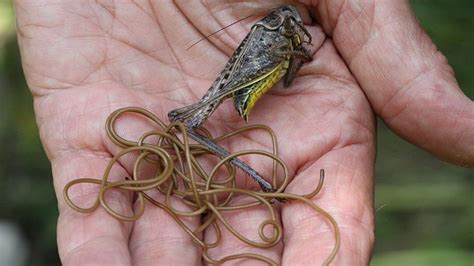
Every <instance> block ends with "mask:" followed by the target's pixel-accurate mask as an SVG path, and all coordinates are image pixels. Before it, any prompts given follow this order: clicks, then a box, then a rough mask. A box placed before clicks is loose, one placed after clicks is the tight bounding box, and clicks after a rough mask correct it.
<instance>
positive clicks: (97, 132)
mask: <svg viewBox="0 0 474 266" xmlns="http://www.w3.org/2000/svg"><path fill="white" fill-rule="evenodd" d="M211 2H212V4H208V5H203V4H202V3H200V1H175V2H171V1H138V3H132V2H131V1H116V2H110V1H97V2H93V3H92V2H89V1H61V2H55V1H53V3H43V2H41V3H40V2H38V1H33V0H30V1H27V0H25V1H17V3H16V10H17V16H18V35H19V40H20V46H21V52H22V57H23V62H24V69H25V74H26V77H27V80H28V84H29V86H30V88H31V90H32V92H33V95H34V97H35V111H36V115H37V121H38V125H39V129H40V134H41V138H42V142H43V145H44V147H45V150H46V152H47V154H48V157H49V158H50V160H51V163H52V169H53V176H54V184H55V189H56V193H57V195H58V201H59V209H60V217H59V222H58V247H59V252H60V256H61V260H62V262H63V263H64V264H81V265H83V264H87V263H88V264H91V263H94V264H129V263H133V264H138V265H141V264H173V265H190V264H199V263H200V262H201V259H200V258H201V253H200V249H199V248H198V247H196V246H195V245H194V244H193V243H192V241H191V239H190V238H189V237H188V236H187V235H186V233H185V232H184V231H183V230H182V229H181V228H180V227H179V226H177V225H176V224H175V223H174V221H173V220H172V219H171V218H170V217H168V215H167V214H166V213H165V212H163V211H162V210H160V209H158V208H147V209H146V211H145V214H144V215H143V217H142V218H141V219H139V220H138V221H136V222H134V223H123V222H119V221H117V220H115V218H113V217H111V216H109V215H108V214H107V213H106V212H105V211H104V210H101V209H99V210H97V211H96V212H94V213H92V214H90V215H84V214H79V213H76V212H75V211H73V210H71V209H70V208H69V207H68V206H67V205H66V204H65V202H64V199H63V198H62V189H63V188H64V186H65V184H66V183H67V182H69V181H70V180H72V179H75V178H79V177H96V178H100V177H101V174H102V171H103V169H104V167H105V166H106V164H107V162H108V161H109V160H110V158H111V156H113V154H114V153H116V152H117V147H115V146H114V145H113V144H112V143H111V141H110V140H108V139H107V136H106V134H105V130H104V123H105V119H106V118H107V116H108V115H109V114H110V113H111V112H112V111H114V110H116V109H118V108H121V107H128V106H139V107H143V108H146V109H148V110H150V111H152V112H154V113H156V114H157V115H158V116H159V117H161V118H162V119H163V120H166V114H167V112H168V111H170V110H172V109H175V108H178V107H182V106H184V105H188V104H191V103H193V102H195V101H196V100H197V99H199V98H200V97H201V96H202V95H203V94H204V92H205V91H206V90H207V88H208V87H209V86H210V84H211V83H212V81H213V80H214V79H215V78H216V76H217V74H218V73H219V72H220V70H221V69H222V67H223V66H224V64H225V63H226V61H227V60H228V58H229V56H230V55H231V54H232V52H233V50H234V49H235V48H236V47H237V45H238V44H239V42H240V41H241V40H242V39H243V37H244V36H245V35H246V34H247V32H248V31H249V29H250V27H251V25H252V24H253V23H255V21H256V20H257V19H258V18H256V17H252V18H249V19H246V20H244V21H242V22H240V23H237V24H236V25H234V26H232V27H229V28H227V29H226V30H224V31H223V32H222V33H219V34H217V35H216V36H214V37H212V38H210V39H209V40H204V41H202V42H200V43H199V44H197V45H195V46H193V47H191V48H190V49H187V48H189V47H190V45H191V44H192V43H193V42H194V41H196V40H198V39H200V38H202V36H203V35H206V34H209V33H211V32H213V31H215V30H217V29H220V28H222V27H223V26H225V25H227V24H230V23H232V22H234V21H236V20H238V19H239V18H242V17H244V16H245V15H248V14H252V13H255V10H265V9H268V8H270V7H274V6H269V5H268V4H267V5H264V4H259V3H258V1H255V3H252V2H251V1H250V2H249V1H246V2H245V3H234V4H229V3H228V2H227V1H226V4H219V3H218V2H217V1H216V2H215V3H214V1H211ZM230 2H231V3H233V2H232V1H230ZM315 2H317V3H315V4H313V5H308V6H307V8H308V10H309V12H306V13H304V12H303V16H304V17H305V19H306V21H305V22H307V23H310V24H311V25H312V26H308V29H309V30H310V32H311V34H312V35H313V44H314V45H313V47H312V49H313V53H314V55H313V61H312V62H310V63H308V64H305V65H304V66H303V68H302V69H301V70H300V72H299V76H298V77H297V78H296V79H295V80H294V82H293V84H292V85H291V87H290V89H288V90H284V89H283V88H282V87H281V86H280V85H278V86H277V87H276V88H274V89H272V90H271V91H270V92H269V93H268V94H267V95H265V96H264V97H263V98H262V99H261V100H260V101H259V102H258V104H257V106H256V107H255V108H254V109H253V111H252V113H251V114H250V120H249V121H250V123H262V124H266V125H268V126H270V127H272V128H273V129H274V130H275V132H276V133H277V136H278V140H279V145H280V155H281V157H282V158H283V159H284V160H285V161H286V162H287V163H288V165H289V168H290V175H291V176H292V178H293V179H292V182H291V183H290V185H289V187H288V189H287V192H291V193H297V194H304V193H307V192H309V191H310V190H311V188H313V187H315V186H316V184H317V182H318V177H319V170H320V169H321V168H324V169H325V170H326V176H327V178H326V182H325V186H324V189H323V191H322V192H321V193H320V194H319V195H318V197H317V198H315V199H314V200H315V201H316V202H317V203H318V205H320V206H321V207H323V208H325V209H326V210H327V211H328V212H329V213H330V214H331V215H333V216H334V217H335V219H336V220H337V222H338V223H339V226H340V230H341V250H340V253H339V254H338V256H337V257H336V260H335V262H336V264H344V265H364V264H367V263H368V261H369V259H370V254H371V250H372V246H373V240H374V221H373V169H374V159H375V122H374V115H373V113H372V109H371V108H373V109H374V110H375V111H376V112H377V113H378V114H379V115H381V116H382V117H384V118H385V119H386V121H388V123H389V125H390V126H392V127H393V128H394V129H395V130H396V131H397V132H398V133H400V134H401V135H403V136H404V137H406V138H408V139H409V140H411V141H412V142H414V143H416V144H419V145H421V146H422V147H424V148H426V149H428V150H430V151H432V152H433V153H435V154H437V155H438V156H440V157H442V158H444V159H447V160H450V161H456V162H458V163H464V164H473V163H474V159H473V150H474V149H468V148H466V147H464V146H463V145H460V144H459V143H458V142H457V141H456V138H459V137H468V134H470V136H471V141H472V139H473V138H472V132H474V130H473V127H474V126H473V123H472V121H473V117H474V114H473V113H474V111H473V106H472V102H470V101H469V100H467V99H466V98H464V96H463V95H462V93H461V92H460V91H459V89H458V88H457V87H456V86H457V85H456V83H455V80H454V79H453V77H452V74H451V72H450V69H449V67H448V66H447V65H446V64H445V62H444V60H443V58H442V56H440V55H439V54H437V53H435V48H434V47H433V46H429V45H426V44H430V42H429V39H428V38H427V37H426V35H424V33H423V32H422V31H421V30H419V28H418V26H417V25H416V23H415V22H414V18H413V17H412V16H411V14H410V12H409V8H408V7H407V4H406V3H397V4H392V5H394V6H391V4H389V3H388V4H387V3H385V4H384V3H381V4H375V1H373V2H374V3H372V4H371V5H368V6H359V5H358V4H356V3H352V1H315ZM343 2H344V3H346V4H343ZM354 2H356V1H354ZM368 2H371V1H368ZM380 2H383V1H380ZM388 2H401V1H388ZM395 5H397V6H395ZM301 10H302V11H304V9H301ZM393 10H395V11H397V12H398V13H397V12H395V11H393ZM384 12H385V13H390V12H393V14H395V15H393V17H390V16H384ZM309 14H312V16H313V17H318V19H319V21H320V22H321V25H322V26H323V28H321V27H320V26H317V25H316V24H315V22H313V21H311V18H310V17H311V16H310V15H309ZM359 15H360V16H359ZM403 17H406V18H407V19H408V20H409V21H410V20H413V25H414V26H413V25H412V24H407V25H404V24H403V23H402V22H401V21H402V20H401V19H400V18H403ZM397 18H398V19H397ZM384 20H385V21H390V22H393V23H392V24H390V25H391V26H390V27H384V26H383V25H382V22H383V21H384ZM397 22H399V23H400V24H401V25H399V27H407V28H408V31H407V33H406V34H407V36H400V38H401V40H393V39H390V38H388V37H387V38H386V39H384V37H383V36H386V35H385V34H388V33H389V32H391V31H393V32H396V30H398V28H397V24H396V23H397ZM370 23H372V24H370ZM402 24H403V25H402ZM410 27H412V28H410ZM323 32H326V33H328V34H332V36H333V38H332V40H331V39H325V37H324V36H325V34H324V33H323ZM387 32H388V33H387ZM410 34H411V35H413V36H415V37H416V38H417V40H416V41H417V42H414V41H412V42H414V43H411V42H408V41H407V42H403V41H404V38H407V40H409V38H410V37H413V36H410ZM380 36H382V37H380ZM398 41H400V43H402V44H403V45H402V44H399V43H398ZM423 41H424V43H423ZM420 42H421V43H422V44H420V47H421V48H420V49H418V46H417V43H420ZM404 45H405V46H406V49H407V50H406V51H405V52H406V54H407V55H406V56H411V58H412V61H407V62H405V63H404V64H405V65H402V66H399V65H398V63H399V61H401V60H402V58H400V57H405V55H403V56H400V55H398V54H395V55H392V57H390V55H388V56H387V58H383V53H384V52H383V51H387V53H390V52H393V51H394V49H395V50H396V49H401V48H403V47H404ZM319 47H320V49H319V50H317V51H316V49H317V48H319ZM422 48H423V49H425V50H423V49H422ZM427 50H429V52H426V51H427ZM422 55H423V56H424V57H422ZM413 56H419V58H423V60H421V59H420V60H418V58H413ZM409 58H410V57H409ZM426 58H427V59H426ZM426 61H428V62H429V63H430V64H432V66H433V68H430V69H426V68H425V65H427V64H428V63H426ZM348 67H349V68H348ZM349 69H350V70H349ZM392 71H393V72H392ZM432 75H433V76H435V75H438V76H441V77H439V78H438V79H437V80H436V84H435V82H434V81H431V78H432ZM430 82H431V83H430ZM359 85H360V86H362V88H361V87H359ZM412 87H413V88H412ZM427 87H430V88H431V87H433V88H435V90H434V91H430V93H428V95H427V94H422V93H421V89H425V90H426V88H427ZM408 89H409V91H407V90H408ZM445 95H450V98H449V100H448V101H450V102H449V103H446V104H443V103H437V104H435V99H434V98H436V99H439V97H442V96H445ZM418 98H419V100H418ZM413 99H417V100H416V101H422V102H416V101H415V102H414V100H413ZM420 103H422V104H427V105H428V106H427V105H425V106H420ZM430 107H433V108H437V109H436V111H437V113H438V116H435V115H433V114H430V113H429V110H424V108H430ZM442 111H446V112H445V113H444V114H443V115H442V117H439V112H442ZM413 112H418V113H417V114H418V115H422V117H423V118H422V119H424V122H423V123H417V122H416V121H417V120H416V119H415V116H413ZM454 116H456V119H455V120H456V121H455V122H450V121H452V120H453V119H452V118H453V117H454ZM126 121H127V120H126V119H125V120H124V121H123V123H122V128H121V130H123V131H124V132H126V134H128V135H129V136H138V135H141V133H143V132H141V131H140V129H139V128H137V126H136V125H131V124H127V123H126ZM410 123H411V124H410ZM450 123H455V124H450ZM242 125H244V122H243V121H241V119H240V118H239V117H238V115H237V114H236V112H235V111H234V109H233V107H232V106H231V103H224V104H223V105H222V106H221V107H220V108H219V109H218V111H217V112H216V113H215V114H214V115H213V116H211V118H210V119H209V120H208V121H207V122H206V123H205V124H204V126H205V127H207V128H208V129H210V130H211V132H213V133H215V134H217V135H219V134H222V133H224V132H227V131H229V130H230V129H234V128H237V127H240V126H242ZM408 125H411V126H412V127H409V126H408ZM434 125H436V126H438V127H437V129H438V130H439V131H440V132H441V133H439V134H430V133H429V132H430V127H431V126H434ZM454 125H455V126H454ZM469 129H470V131H468V130H469ZM449 132H450V133H451V134H448V133H449ZM262 135H264V134H262ZM448 135H451V136H448ZM251 138H252V140H253V141H254V142H250V143H249V142H248V141H247V142H246V143H247V144H242V142H241V139H234V140H231V141H229V142H228V143H225V145H226V146H227V147H229V148H230V149H231V150H240V149H246V148H249V147H251V146H252V147H255V146H257V147H258V146H259V145H264V144H262V143H264V142H265V141H264V140H263V139H264V136H261V135H259V134H258V133H255V134H252V135H251ZM260 138H261V139H260ZM259 143H260V144H259ZM438 144H439V145H438ZM250 145H251V146H250ZM470 145H471V147H472V145H473V143H470ZM449 147H450V148H451V149H449ZM257 164H258V163H257ZM128 172H130V169H129V167H128V165H127V163H126V162H125V163H124V164H123V168H121V169H117V170H116V171H114V173H113V175H112V177H111V178H112V179H120V178H123V177H124V176H127V175H128V174H127V173H128ZM241 182H242V184H241V185H242V186H247V187H254V186H255V184H254V183H253V182H251V181H248V179H246V178H243V179H241ZM92 191H94V189H93V188H88V187H85V188H83V189H81V190H76V191H75V193H74V194H72V195H71V196H72V198H73V199H74V201H75V202H80V205H87V203H90V202H91V201H92V200H93V199H91V198H94V197H95V195H93V194H91V193H92ZM113 196H114V197H117V198H119V200H125V202H128V204H122V205H119V206H118V207H119V208H120V209H121V210H122V211H123V212H125V213H127V212H131V211H132V209H133V207H132V206H133V203H132V202H130V199H129V198H127V197H125V196H124V195H122V194H120V193H117V194H114V195H113ZM280 211H281V222H282V225H283V227H284V228H285V232H284V236H283V243H281V244H280V245H278V246H276V247H274V248H272V249H269V250H258V251H257V250H255V249H253V248H251V247H246V246H245V245H244V244H243V243H240V242H238V241H236V240H235V239H233V238H231V237H225V236H224V242H223V244H222V246H221V247H219V248H216V249H214V250H212V252H211V253H210V254H211V255H212V256H213V257H215V258H219V257H220V256H222V255H225V254H232V253H242V252H245V251H248V252H258V253H259V254H262V255H266V256H269V257H271V258H273V259H274V260H276V261H279V262H281V263H283V264H287V263H290V262H291V263H293V264H294V263H297V264H308V265H309V264H314V263H318V262H322V261H323V260H324V259H325V258H326V256H327V255H328V254H329V252H330V250H331V248H332V246H333V244H334V242H333V232H332V230H331V227H330V225H329V224H327V223H325V222H324V219H323V218H322V217H320V216H318V215H316V214H315V213H314V212H313V211H312V210H311V209H309V208H305V207H303V206H302V205H298V204H283V205H282V206H281V210H280ZM260 212H261V210H255V211H253V212H252V211H248V212H247V213H243V214H233V215H232V216H230V217H227V218H228V219H230V220H231V221H232V223H234V224H237V225H238V227H239V228H240V230H241V231H243V233H244V234H245V233H246V230H250V229H252V230H254V228H255V226H254V224H255V223H257V221H258V220H259V217H260V216H262V217H263V215H265V214H263V213H260ZM187 222H188V223H190V224H192V225H194V226H196V225H197V224H199V222H200V221H199V220H192V219H190V220H189V221H187ZM247 233H248V234H252V233H253V232H247ZM211 234H212V232H206V233H205V234H204V236H203V237H204V238H206V237H209V238H212V236H211Z"/></svg>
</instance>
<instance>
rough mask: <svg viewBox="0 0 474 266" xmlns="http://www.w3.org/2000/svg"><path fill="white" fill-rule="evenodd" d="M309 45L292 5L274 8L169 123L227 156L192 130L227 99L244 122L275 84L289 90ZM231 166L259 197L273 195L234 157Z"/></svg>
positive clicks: (267, 185)
mask: <svg viewBox="0 0 474 266" xmlns="http://www.w3.org/2000/svg"><path fill="white" fill-rule="evenodd" d="M311 41H312V37H311V34H310V33H309V32H308V31H307V30H306V28H305V27H304V25H303V21H302V18H301V16H300V15H299V13H298V11H297V9H296V8H295V7H294V6H292V5H284V6H281V7H279V8H277V9H275V10H274V11H273V12H271V13H270V14H269V15H267V16H266V17H264V18H263V19H261V20H260V21H258V22H257V23H255V24H254V25H253V26H252V28H251V30H250V32H249V33H248V34H247V36H246V37H245V38H244V40H243V41H242V43H241V44H240V45H239V46H238V48H237V49H236V50H235V51H234V53H233V55H232V56H231V57H230V59H229V61H228V62H227V64H226V65H225V67H224V69H223V70H222V72H221V73H220V74H219V75H218V77H217V78H216V80H215V81H214V82H213V83H212V85H211V86H210V88H209V89H208V91H207V92H206V93H205V94H204V96H203V97H202V98H201V99H200V100H199V101H198V102H196V103H194V104H191V105H188V106H185V107H182V108H179V109H175V110H172V111H170V112H169V113H168V118H169V120H170V121H172V122H173V121H181V122H183V123H184V124H185V125H186V128H187V130H186V132H187V134H188V135H189V136H190V137H191V138H193V139H194V140H195V141H197V142H198V143H199V144H201V145H204V146H205V147H207V149H209V151H210V152H212V153H214V154H216V155H217V156H219V157H221V158H225V157H227V156H229V155H230V152H229V151H227V150H226V149H225V148H223V147H221V146H220V145H218V144H217V143H215V142H214V141H212V140H210V139H208V138H207V137H205V136H203V135H201V134H199V133H198V132H197V131H196V129H197V128H199V127H200V126H201V125H202V124H203V123H204V122H205V121H206V120H207V119H208V118H209V116H211V114H212V113H213V112H214V111H215V110H216V109H217V107H218V106H219V105H220V104H221V103H222V102H223V101H224V100H226V99H228V98H232V99H233V102H234V107H235V109H236V111H237V113H238V114H239V115H240V116H241V117H242V118H243V119H244V120H245V121H248V117H249V114H250V111H251V110H252V108H253V107H254V106H255V104H256V102H257V101H258V100H259V99H260V98H261V96H262V95H263V94H264V93H265V92H267V91H268V90H269V89H270V88H272V87H273V86H274V85H275V84H276V83H277V82H279V81H280V80H281V79H283V85H284V86H285V87H288V86H290V84H291V82H292V81H293V80H294V78H295V77H296V73H297V71H298V70H299V69H300V68H301V66H302V65H303V64H304V63H305V62H308V61H311V59H312V58H311V55H310V52H309V50H308V49H307V48H306V47H305V45H310V44H311ZM231 163H232V164H233V165H234V166H236V167H238V168H240V169H241V170H243V171H244V172H245V173H247V174H248V175H249V176H250V177H251V178H253V179H254V180H255V181H256V182H257V183H258V184H259V186H260V187H261V189H262V190H263V191H264V192H271V191H273V188H272V185H271V184H270V183H269V182H268V181H267V180H265V179H264V178H263V177H262V176H261V175H260V174H259V173H258V172H256V171H255V170H254V169H252V168H251V167H250V166H249V165H247V164H246V163H244V162H243V161H241V160H239V159H237V158H233V159H232V160H231Z"/></svg>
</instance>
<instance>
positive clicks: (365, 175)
mask: <svg viewBox="0 0 474 266" xmlns="http://www.w3.org/2000/svg"><path fill="white" fill-rule="evenodd" d="M304 73H305V75H304V76H303V77H304V79H307V80H312V82H310V83H308V85H309V86H308V87H307V90H308V91H313V92H315V93H316V94H315V95H317V97H311V98H312V99H302V100H301V105H299V106H302V107H301V108H302V109H299V110H300V112H303V114H305V115H306V116H308V117H309V118H302V121H304V122H302V124H301V126H302V127H304V130H301V132H300V133H301V134H302V135H301V136H299V138H298V139H299V140H301V141H302V142H304V143H305V145H304V147H303V148H300V149H299V150H297V151H293V152H292V153H290V154H286V152H285V151H286V150H287V149H286V148H285V149H282V156H285V158H286V157H288V158H290V157H291V156H292V154H297V155H296V156H298V157H299V158H298V161H299V162H297V163H294V164H295V165H297V167H296V169H295V172H296V174H295V177H294V179H293V181H292V183H291V184H290V185H289V186H288V188H287V190H286V192H288V193H293V194H298V195H302V194H307V193H309V192H311V191H312V190H313V189H314V188H316V186H317V184H318V180H319V171H320V169H324V170H325V171H326V178H325V182H324V185H323V187H322V190H321V192H320V193H319V194H318V195H317V196H316V197H315V198H313V202H315V203H316V204H317V205H319V206H320V207H321V208H322V209H324V210H325V211H327V212H328V213H329V214H330V215H332V216H333V217H334V219H335V220H336V221H337V223H338V227H339V229H340V234H341V236H340V237H341V247H340V250H339V253H338V254H337V256H336V259H335V261H334V262H333V264H334V265H368V262H369V259H370V255H371V251H372V247H373V241H374V217H373V168H374V158H375V143H374V139H375V129H374V119H373V115H372V113H371V110H370V108H369V104H368V102H367V100H366V98H365V97H364V95H363V93H362V91H361V90H360V88H359V87H358V86H357V84H356V83H355V81H354V80H353V79H352V78H351V76H350V72H349V71H348V69H347V68H346V67H345V66H344V64H343V63H342V60H341V58H340V57H339V56H338V54H337V51H336V50H335V48H334V46H333V44H332V42H331V41H330V40H327V41H325V43H324V44H323V46H322V47H321V48H320V49H319V51H318V52H317V53H316V54H315V56H314V60H313V62H311V63H310V64H309V65H308V66H307V68H306V70H305V72H304ZM317 74H318V75H323V76H324V77H325V78H321V77H319V76H318V75H317ZM302 82H303V81H302ZM328 88H329V89H328ZM326 90H328V91H326ZM318 91H319V93H317V92H318ZM306 98H310V97H308V96H306ZM306 101H308V103H306ZM310 101H312V102H313V104H311V103H310ZM315 106H316V107H315ZM311 108H312V109H313V110H311ZM305 109H307V110H305ZM308 132H311V133H308ZM313 132H315V133H313ZM310 149H312V152H311V151H310ZM290 163H291V161H290ZM281 214H282V216H281V217H282V223H283V227H284V228H285V231H284V232H285V235H284V239H283V240H284V243H285V246H284V254H283V258H282V264H283V265H286V264H288V265H292V264H300V265H320V264H321V263H323V262H324V261H325V260H326V259H327V257H328V256H329V254H330V253H331V251H332V249H333V248H334V245H335V236H334V228H333V227H332V225H331V223H329V222H328V220H327V219H326V218H325V217H324V216H322V215H318V214H317V212H316V211H315V210H314V209H312V208H309V206H307V205H305V204H302V203H300V202H290V203H288V204H283V205H282V212H281Z"/></svg>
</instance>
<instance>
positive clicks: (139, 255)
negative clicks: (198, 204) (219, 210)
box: [129, 191, 201, 265]
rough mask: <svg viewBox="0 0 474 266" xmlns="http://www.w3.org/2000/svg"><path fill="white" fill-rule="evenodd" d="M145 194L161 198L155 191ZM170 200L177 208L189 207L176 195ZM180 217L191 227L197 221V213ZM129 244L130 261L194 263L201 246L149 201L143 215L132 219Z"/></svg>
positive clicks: (160, 263)
mask: <svg viewBox="0 0 474 266" xmlns="http://www.w3.org/2000/svg"><path fill="white" fill-rule="evenodd" d="M147 194H148V195H150V196H152V197H153V198H154V199H155V200H157V201H159V202H163V201H164V197H163V196H162V195H160V194H159V192H158V191H153V192H150V191H148V192H147ZM171 203H172V206H173V207H174V208H176V209H177V210H180V211H188V212H189V211H190V210H189V208H187V206H186V205H184V204H183V203H182V202H181V200H178V199H177V198H174V197H172V199H171ZM181 220H182V221H183V223H184V224H185V225H186V226H188V227H189V228H190V229H191V230H193V229H195V228H197V226H198V225H199V222H200V221H199V218H198V217H188V218H184V219H181ZM129 248H130V253H131V255H132V265H196V264H197V262H199V261H201V249H200V247H199V246H198V245H196V244H195V243H194V242H193V241H192V239H191V236H189V235H188V234H187V233H186V232H185V230H184V229H183V228H182V227H181V226H179V225H178V223H177V222H176V221H175V220H174V219H173V218H172V217H171V216H170V215H169V214H168V213H167V212H166V211H164V210H163V209H161V208H158V207H156V206H155V205H153V204H151V203H149V202H146V205H145V212H144V214H143V216H142V217H140V219H138V220H137V221H136V222H135V223H134V227H133V232H132V235H131V236H130V246H129Z"/></svg>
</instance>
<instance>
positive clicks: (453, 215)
mask: <svg viewBox="0 0 474 266" xmlns="http://www.w3.org/2000/svg"><path fill="white" fill-rule="evenodd" d="M394 1H395V0H394ZM412 4H413V6H414V8H415V12H416V14H417V16H418V17H419V20H420V22H421V24H422V25H423V26H424V27H425V29H427V32H428V34H429V35H430V36H431V37H432V38H433V40H434V41H435V43H436V44H437V46H438V47H439V48H440V50H441V51H442V52H443V53H444V54H445V55H446V56H447V57H448V59H449V62H450V63H451V65H452V66H453V68H454V69H455V71H456V76H457V78H458V80H459V83H460V85H461V87H462V88H463V90H464V92H465V93H466V94H467V95H468V96H469V97H470V98H471V99H473V98H474V74H473V68H472V65H471V64H472V62H474V32H473V29H474V16H473V15H472V11H474V1H472V0H457V1H451V0H429V1H428V0H416V1H412ZM377 141H378V157H377V164H376V208H377V211H376V219H377V220H376V222H377V229H376V239H377V242H376V247H375V255H374V260H373V263H372V265H375V266H391V265H472V263H473V261H474V259H473V255H472V254H473V253H472V252H473V250H474V232H473V230H474V229H473V218H474V199H473V197H474V196H473V187H474V184H473V182H474V173H473V172H474V171H473V170H472V169H466V168H461V167H456V166H452V165H449V164H447V163H444V162H441V161H439V160H438V159H436V158H434V157H433V156H431V155H429V154H427V153H425V152H423V151H421V150H420V149H418V148H416V147H414V146H413V145H411V144H409V143H407V142H405V141H403V140H401V139H400V138H399V137H397V136H396V135H395V134H394V133H393V132H391V131H390V130H389V129H388V128H387V127H386V126H385V125H384V124H383V122H382V121H379V125H378V139H377ZM0 143H1V146H0V147H1V150H2V152H1V153H0V193H1V195H2V200H1V201H0V210H1V212H0V222H1V221H2V220H3V221H5V220H7V221H9V222H13V223H15V224H17V225H18V226H20V228H21V229H22V232H23V234H24V236H25V237H26V239H27V240H28V247H29V250H30V258H29V259H28V260H27V261H28V265H52V264H53V265H54V264H59V259H58V256H57V248H56V241H55V228H56V218H57V215H58V214H57V207H56V199H55V196H54V191H53V188H52V179H51V172H50V167H49V162H48V161H47V158H46V156H45V155H44V152H43V150H42V148H41V145H40V141H39V137H38V132H37V128H36V124H35V120H34V114H33V107H32V98H31V95H30V93H29V92H28V89H27V86H26V83H25V81H24V77H23V73H22V70H21V64H20V56H19V52H18V47H17V41H16V39H15V34H14V17H13V11H12V8H11V3H10V1H5V0H0Z"/></svg>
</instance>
